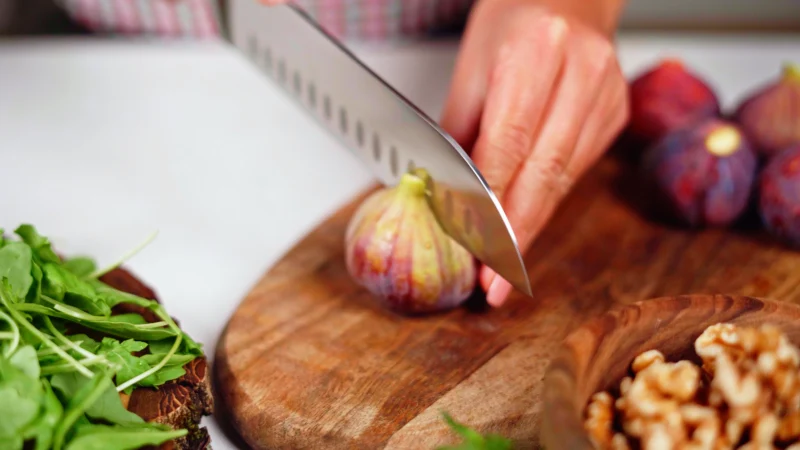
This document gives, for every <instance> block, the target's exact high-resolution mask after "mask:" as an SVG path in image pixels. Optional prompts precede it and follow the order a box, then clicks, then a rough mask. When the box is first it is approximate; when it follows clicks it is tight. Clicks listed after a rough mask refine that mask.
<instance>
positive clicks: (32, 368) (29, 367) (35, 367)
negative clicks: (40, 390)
mask: <svg viewBox="0 0 800 450" xmlns="http://www.w3.org/2000/svg"><path fill="white" fill-rule="evenodd" d="M9 361H10V362H11V364H13V365H14V367H16V368H17V369H19V370H21V371H22V372H23V373H24V374H25V375H27V376H29V377H30V378H33V379H37V378H39V358H38V357H37V356H36V350H35V349H34V348H33V346H32V345H26V346H24V347H20V348H19V349H17V351H16V352H14V354H13V355H11V358H10V359H9Z"/></svg>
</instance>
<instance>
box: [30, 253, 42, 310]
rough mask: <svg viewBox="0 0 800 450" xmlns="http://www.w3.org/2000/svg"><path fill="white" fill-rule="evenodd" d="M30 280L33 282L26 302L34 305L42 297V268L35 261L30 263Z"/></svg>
mask: <svg viewBox="0 0 800 450" xmlns="http://www.w3.org/2000/svg"><path fill="white" fill-rule="evenodd" d="M31 278H32V279H33V282H32V283H31V288H30V290H28V296H27V297H26V300H27V301H28V302H29V303H36V302H38V301H39V298H40V297H41V296H42V278H44V273H42V267H41V266H40V265H39V264H38V263H37V262H36V261H31Z"/></svg>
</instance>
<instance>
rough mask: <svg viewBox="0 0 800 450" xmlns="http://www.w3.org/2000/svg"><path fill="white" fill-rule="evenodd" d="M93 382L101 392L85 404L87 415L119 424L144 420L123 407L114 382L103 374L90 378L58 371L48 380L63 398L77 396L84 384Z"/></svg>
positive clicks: (67, 398)
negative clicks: (92, 400)
mask: <svg viewBox="0 0 800 450" xmlns="http://www.w3.org/2000/svg"><path fill="white" fill-rule="evenodd" d="M94 383H97V384H99V386H100V387H99V388H98V389H101V392H100V394H99V395H98V397H97V398H96V399H95V400H94V402H93V403H92V404H90V405H86V406H85V408H84V409H83V410H82V412H85V413H86V415H87V416H89V417H91V418H92V419H102V420H105V421H108V422H110V423H114V424H119V425H130V424H136V423H143V422H144V419H142V418H141V417H139V416H137V415H136V414H134V413H132V412H130V411H128V410H127V409H125V407H124V406H123V405H122V400H120V398H119V394H118V393H117V390H116V389H115V388H114V384H113V383H112V382H111V379H110V378H109V377H108V376H107V375H105V374H102V376H101V377H100V379H99V380H96V379H91V380H90V379H88V378H86V377H84V376H82V375H80V374H78V373H76V372H70V373H59V374H56V375H53V377H52V379H51V380H50V384H51V385H52V386H53V389H54V390H56V391H58V392H59V393H60V394H61V395H60V397H61V398H62V399H64V400H69V399H72V398H75V397H77V396H78V395H79V393H80V392H82V390H83V389H87V387H86V386H89V385H92V386H93V385H94Z"/></svg>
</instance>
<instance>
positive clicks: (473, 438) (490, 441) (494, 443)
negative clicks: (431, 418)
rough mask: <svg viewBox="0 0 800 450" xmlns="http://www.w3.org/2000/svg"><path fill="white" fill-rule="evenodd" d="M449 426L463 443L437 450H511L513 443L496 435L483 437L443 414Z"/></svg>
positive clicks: (448, 415)
mask: <svg viewBox="0 0 800 450" xmlns="http://www.w3.org/2000/svg"><path fill="white" fill-rule="evenodd" d="M442 416H443V418H444V421H445V422H447V425H449V426H450V428H451V429H452V430H453V431H454V432H456V433H457V434H458V435H460V436H461V438H462V439H463V441H462V442H461V443H460V444H458V445H455V446H443V447H438V448H437V449H436V450H511V449H512V448H513V446H512V442H511V441H510V440H509V439H506V438H504V437H502V436H499V435H496V434H487V435H482V434H480V433H478V432H477V431H475V430H473V429H472V428H470V427H468V426H466V425H464V424H463V423H460V422H456V420H455V419H453V417H452V416H450V414H448V413H446V412H443V413H442Z"/></svg>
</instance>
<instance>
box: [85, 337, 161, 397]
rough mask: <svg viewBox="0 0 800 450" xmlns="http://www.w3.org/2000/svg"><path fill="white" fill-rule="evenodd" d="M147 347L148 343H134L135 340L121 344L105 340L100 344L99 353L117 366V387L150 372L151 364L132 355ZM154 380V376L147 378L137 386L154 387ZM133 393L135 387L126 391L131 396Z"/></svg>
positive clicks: (114, 340)
mask: <svg viewBox="0 0 800 450" xmlns="http://www.w3.org/2000/svg"><path fill="white" fill-rule="evenodd" d="M145 347H147V344H146V343H144V342H139V341H134V340H133V339H128V340H126V341H123V342H119V341H118V340H116V339H112V338H103V342H102V344H100V349H99V350H98V353H99V354H102V355H105V357H106V359H108V361H109V362H111V363H112V364H114V365H116V366H117V368H116V382H117V385H120V384H122V383H124V382H126V381H128V380H130V379H131V378H133V377H135V376H137V375H139V374H141V373H144V372H146V371H148V370H150V364H147V363H146V362H145V361H144V360H142V359H141V358H138V357H136V356H134V355H132V354H131V353H133V352H138V351H140V350H144V349H145ZM152 378H153V377H152V376H150V377H147V378H145V379H143V380H141V381H139V383H137V384H139V385H143V386H145V385H152V382H153V380H152ZM148 380H149V381H150V383H149V384H147V381H148ZM132 391H133V386H131V387H129V388H128V389H126V390H125V393H126V394H130V393H131V392H132Z"/></svg>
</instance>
